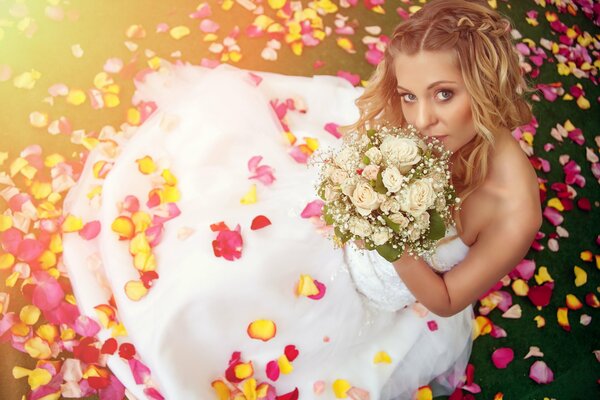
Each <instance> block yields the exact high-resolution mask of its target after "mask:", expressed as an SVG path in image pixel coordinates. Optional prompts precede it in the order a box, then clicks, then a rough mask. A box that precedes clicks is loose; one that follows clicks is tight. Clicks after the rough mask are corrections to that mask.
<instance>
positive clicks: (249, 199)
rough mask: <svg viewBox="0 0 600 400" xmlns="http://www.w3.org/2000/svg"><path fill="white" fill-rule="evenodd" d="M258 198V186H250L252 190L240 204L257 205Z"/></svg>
mask: <svg viewBox="0 0 600 400" xmlns="http://www.w3.org/2000/svg"><path fill="white" fill-rule="evenodd" d="M256 201H257V198H256V185H255V184H252V186H250V189H249V190H248V192H246V194H245V195H244V197H242V199H241V200H240V203H242V204H254V203H256Z"/></svg>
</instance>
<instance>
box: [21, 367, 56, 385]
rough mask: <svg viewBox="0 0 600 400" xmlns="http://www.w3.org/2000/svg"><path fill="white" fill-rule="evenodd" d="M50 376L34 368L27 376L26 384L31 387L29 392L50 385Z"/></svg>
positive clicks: (45, 371)
mask: <svg viewBox="0 0 600 400" xmlns="http://www.w3.org/2000/svg"><path fill="white" fill-rule="evenodd" d="M51 380H52V375H51V374H50V372H48V371H47V370H45V369H44V368H36V369H34V370H33V371H31V373H30V374H29V377H28V378H27V383H29V386H30V387H31V390H35V389H37V388H38V387H40V386H43V385H46V384H48V383H50V381H51Z"/></svg>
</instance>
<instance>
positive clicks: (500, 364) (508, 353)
mask: <svg viewBox="0 0 600 400" xmlns="http://www.w3.org/2000/svg"><path fill="white" fill-rule="evenodd" d="M514 358H515V352H514V351H513V349H511V348H510V347H501V348H499V349H497V350H496V351H494V352H493V353H492V362H493V363H494V366H495V367H496V368H499V369H503V368H506V367H507V366H508V364H510V363H511V361H512V360H513V359H514Z"/></svg>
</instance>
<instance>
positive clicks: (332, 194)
mask: <svg viewBox="0 0 600 400" xmlns="http://www.w3.org/2000/svg"><path fill="white" fill-rule="evenodd" d="M339 195H340V192H338V191H337V190H334V189H332V188H331V187H330V186H325V201H332V200H335V199H336V198H337V197H338V196H339Z"/></svg>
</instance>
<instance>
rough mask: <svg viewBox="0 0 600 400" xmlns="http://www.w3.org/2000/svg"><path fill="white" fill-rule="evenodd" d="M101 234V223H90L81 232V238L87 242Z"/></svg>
mask: <svg viewBox="0 0 600 400" xmlns="http://www.w3.org/2000/svg"><path fill="white" fill-rule="evenodd" d="M99 233H100V221H90V222H88V223H87V224H85V225H84V226H83V228H82V229H81V230H80V231H79V236H81V237H82V238H84V239H85V240H92V239H93V238H95V237H96V236H98V234H99Z"/></svg>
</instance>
